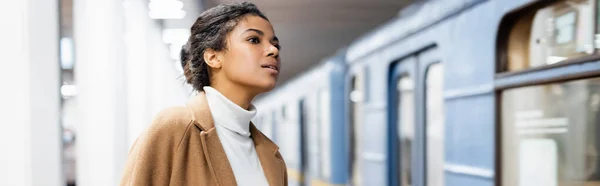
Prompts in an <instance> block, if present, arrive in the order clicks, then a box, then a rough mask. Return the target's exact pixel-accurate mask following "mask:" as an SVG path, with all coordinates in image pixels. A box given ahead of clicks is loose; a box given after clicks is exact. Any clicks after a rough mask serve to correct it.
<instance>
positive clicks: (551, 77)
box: [254, 0, 600, 186]
mask: <svg viewBox="0 0 600 186" xmlns="http://www.w3.org/2000/svg"><path fill="white" fill-rule="evenodd" d="M410 8H411V11H412V13H410V14H402V15H399V16H398V17H397V18H395V19H394V20H391V21H389V22H387V23H386V24H384V25H382V26H381V27H378V28H376V29H375V30H373V31H371V32H370V33H368V34H366V35H364V36H363V37H361V38H358V39H357V40H355V41H354V42H353V43H351V44H350V45H349V46H347V47H346V48H343V49H340V50H339V51H338V53H336V54H332V57H330V58H327V59H324V60H323V62H322V63H321V64H320V65H319V66H316V67H314V68H313V69H312V70H310V71H307V72H305V73H303V74H301V75H299V76H297V77H296V78H295V79H294V80H292V81H289V82H288V83H286V84H284V85H282V86H280V87H278V88H277V89H275V90H273V91H272V92H270V93H269V94H267V95H264V96H262V97H260V98H259V99H257V100H256V101H255V105H256V107H257V108H259V111H258V115H257V117H256V118H255V120H254V122H255V124H256V125H257V126H258V127H259V128H260V129H261V130H262V131H263V133H265V134H266V135H267V136H269V137H270V138H271V139H273V140H274V141H275V142H276V143H277V144H278V145H279V146H280V152H281V153H282V155H283V157H284V158H285V160H286V162H287V166H288V174H289V181H290V185H355V186H358V185H368V186H371V185H390V186H396V185H400V186H413V185H414V186H442V185H446V186H492V185H497V186H516V185H520V186H559V185H560V186H567V185H568V186H598V185H600V159H599V158H598V157H599V153H600V126H597V124H600V111H599V106H600V54H599V50H598V49H599V48H600V34H599V33H600V13H599V10H600V1H598V0H553V1H552V0H537V1H536V0H443V1H426V2H424V3H421V4H417V5H414V6H412V7H410ZM283 68H285V66H284V67H283Z"/></svg>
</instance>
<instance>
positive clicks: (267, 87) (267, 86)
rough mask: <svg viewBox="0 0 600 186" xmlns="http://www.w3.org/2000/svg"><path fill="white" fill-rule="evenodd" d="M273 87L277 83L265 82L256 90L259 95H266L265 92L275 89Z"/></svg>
mask: <svg viewBox="0 0 600 186" xmlns="http://www.w3.org/2000/svg"><path fill="white" fill-rule="evenodd" d="M275 85H277V81H272V82H266V83H264V84H261V85H259V86H257V88H258V89H259V91H260V93H261V94H262V93H266V92H269V91H271V90H273V89H275Z"/></svg>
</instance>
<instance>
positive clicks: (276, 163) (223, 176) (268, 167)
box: [187, 92, 285, 186]
mask: <svg viewBox="0 0 600 186" xmlns="http://www.w3.org/2000/svg"><path fill="white" fill-rule="evenodd" d="M187 106H188V108H189V109H190V111H191V112H192V119H193V120H194V125H195V126H196V127H198V128H200V129H201V132H200V136H201V139H202V142H203V143H202V148H203V150H204V154H206V155H207V156H206V158H207V161H208V164H209V167H210V169H211V171H212V172H213V174H214V176H215V178H217V181H218V183H219V185H221V186H228V185H237V184H236V182H235V179H233V178H234V174H233V171H232V169H231V165H230V164H229V160H227V155H226V154H225V150H224V149H223V146H222V145H221V141H220V140H219V136H218V135H217V132H216V130H215V125H214V120H213V118H212V114H211V112H210V108H209V106H208V102H207V100H206V94H205V93H204V92H198V94H197V95H196V96H195V97H194V98H193V99H192V100H191V101H190V102H188V104H187ZM250 135H251V137H252V140H253V141H254V146H255V149H256V154H257V155H258V159H259V160H260V164H261V166H262V169H263V172H264V173H265V177H266V178H267V181H268V182H269V185H284V183H283V182H284V177H285V175H284V174H285V165H284V162H283V159H282V158H281V156H278V154H279V153H277V152H278V150H279V147H277V145H275V143H273V142H272V141H271V140H269V138H267V137H266V136H265V135H264V134H263V133H262V132H260V131H259V130H258V129H257V128H256V126H254V124H253V123H252V122H250Z"/></svg>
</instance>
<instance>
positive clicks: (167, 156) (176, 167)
mask: <svg viewBox="0 0 600 186" xmlns="http://www.w3.org/2000/svg"><path fill="white" fill-rule="evenodd" d="M250 133H251V136H252V139H253V140H254V145H255V148H256V153H257V154H258V157H259V160H260V164H261V165H262V168H263V172H264V173H265V177H266V178H267V181H268V182H269V185H271V186H285V185H287V170H286V165H285V162H284V161H283V158H282V157H281V154H279V151H278V149H279V148H278V147H277V145H275V144H274V143H273V142H272V141H271V140H269V138H267V137H266V136H265V135H264V134H262V133H261V132H260V131H259V130H258V129H256V127H255V126H254V124H252V123H251V124H250ZM142 185H143V186H163V185H165V186H166V185H172V186H175V185H193V186H204V185H206V186H215V185H219V186H234V185H236V182H235V178H234V175H233V171H232V170H231V166H230V165H229V161H228V160H227V156H226V155H225V151H224V150H223V147H222V146H221V142H220V141H219V137H218V136H217V132H216V130H215V127H214V122H213V119H212V116H211V113H210V109H209V107H208V104H207V102H206V96H205V94H204V93H203V92H202V93H199V94H198V95H197V96H196V97H195V98H193V100H192V101H190V102H189V103H188V104H187V107H175V108H170V109H166V110H164V111H162V112H161V113H160V114H158V116H157V117H156V118H155V119H154V121H153V122H152V125H151V126H150V127H149V128H148V129H147V130H146V131H145V132H144V133H142V135H140V136H139V137H138V139H137V140H136V142H135V144H134V145H133V147H132V149H131V151H130V152H129V157H128V159H127V163H126V165H125V169H124V173H123V177H122V179H121V186H142Z"/></svg>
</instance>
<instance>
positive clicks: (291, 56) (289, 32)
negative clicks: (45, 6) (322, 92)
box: [61, 0, 417, 84]
mask: <svg viewBox="0 0 600 186" xmlns="http://www.w3.org/2000/svg"><path fill="white" fill-rule="evenodd" d="M72 1H73V0H61V5H62V6H61V8H62V11H61V13H62V16H61V17H62V20H61V24H62V25H61V27H62V29H61V30H62V35H63V36H67V37H68V36H71V35H72V33H71V32H72V31H71V30H72V29H71V28H72V24H71V23H72V21H71V20H72V9H71V6H72ZM143 1H146V2H149V0H143ZM180 1H182V2H183V4H184V8H183V9H184V10H185V11H186V12H187V16H186V17H185V18H184V19H181V20H161V21H160V22H161V23H162V25H163V27H164V28H165V29H166V28H184V29H189V28H190V27H191V25H192V24H193V23H194V21H195V19H196V16H197V15H198V14H199V13H200V12H201V10H204V9H208V8H210V7H213V6H215V5H217V4H220V3H229V2H232V0H180ZM233 1H239V0H233ZM414 1H417V0H250V2H253V3H254V4H256V5H257V6H258V8H259V9H260V10H261V11H262V12H263V13H264V14H265V15H266V16H267V17H268V18H269V20H270V21H271V23H272V24H273V25H274V27H275V33H276V34H277V37H279V40H280V43H281V45H282V51H281V58H282V70H281V74H280V81H279V83H280V84H281V83H285V82H286V81H287V80H289V79H290V78H293V77H294V76H296V75H298V74H299V73H301V72H303V71H306V70H307V69H309V68H310V67H312V66H314V65H315V64H317V63H319V62H321V61H322V60H323V59H324V58H326V57H328V56H331V55H333V54H334V53H335V52H336V51H337V50H338V49H340V48H343V47H345V46H347V45H349V44H350V43H351V42H352V41H353V40H354V39H356V38H358V37H360V36H361V35H363V34H365V33H367V32H368V31H370V30H373V29H375V28H376V27H377V26H378V25H381V24H382V23H384V22H385V21H388V20H390V19H392V18H393V17H395V16H397V15H398V12H399V11H400V10H401V9H402V8H403V7H406V6H407V5H409V4H410V3H412V2H414Z"/></svg>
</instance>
